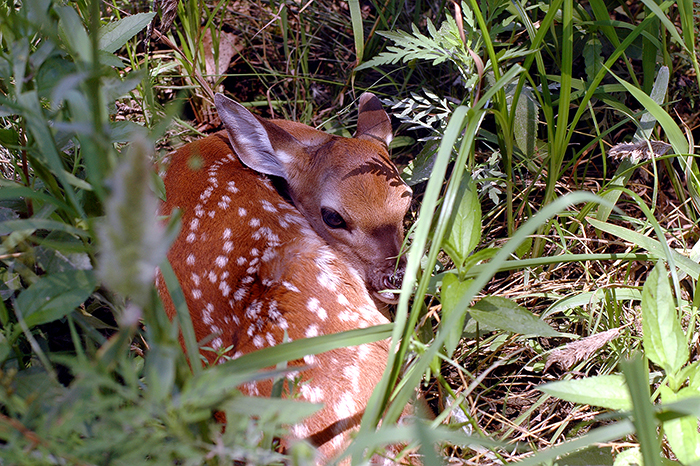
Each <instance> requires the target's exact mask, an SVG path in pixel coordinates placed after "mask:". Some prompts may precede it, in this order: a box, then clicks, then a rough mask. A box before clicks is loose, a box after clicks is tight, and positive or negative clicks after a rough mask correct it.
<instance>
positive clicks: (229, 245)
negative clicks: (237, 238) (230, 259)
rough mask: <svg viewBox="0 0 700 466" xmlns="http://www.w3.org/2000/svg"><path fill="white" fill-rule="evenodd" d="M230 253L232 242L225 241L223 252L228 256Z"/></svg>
mask: <svg viewBox="0 0 700 466" xmlns="http://www.w3.org/2000/svg"><path fill="white" fill-rule="evenodd" d="M231 251H233V241H226V242H225V243H224V252H225V253H226V254H228V253H229V252H231Z"/></svg>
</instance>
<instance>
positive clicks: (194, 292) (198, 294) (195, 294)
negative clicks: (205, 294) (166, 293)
mask: <svg viewBox="0 0 700 466" xmlns="http://www.w3.org/2000/svg"><path fill="white" fill-rule="evenodd" d="M192 297H193V298H194V299H200V298H201V297H202V290H198V289H196V288H195V289H194V290H192Z"/></svg>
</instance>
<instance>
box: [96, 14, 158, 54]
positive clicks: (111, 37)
mask: <svg viewBox="0 0 700 466" xmlns="http://www.w3.org/2000/svg"><path fill="white" fill-rule="evenodd" d="M153 16H155V13H137V14H135V15H131V16H126V17H124V18H122V19H120V20H119V21H115V22H113V23H109V24H107V25H105V26H103V27H101V28H100V32H99V33H98V39H99V46H98V47H99V49H100V50H103V51H105V52H109V53H112V52H116V51H117V50H119V49H120V48H121V47H122V46H123V45H124V44H126V42H127V41H128V40H129V39H131V38H132V37H134V36H135V35H136V34H138V33H139V32H140V31H141V30H143V28H145V27H146V26H148V23H150V22H151V20H152V19H153Z"/></svg>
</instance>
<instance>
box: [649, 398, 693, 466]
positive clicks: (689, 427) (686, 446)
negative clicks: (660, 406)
mask: <svg viewBox="0 0 700 466" xmlns="http://www.w3.org/2000/svg"><path fill="white" fill-rule="evenodd" d="M659 393H661V401H662V402H663V403H664V404H666V403H672V402H674V401H677V400H681V399H684V398H690V397H694V396H697V395H698V392H697V391H695V390H692V389H688V388H683V389H681V390H679V391H678V393H674V392H673V390H671V389H670V388H669V387H668V386H667V385H662V386H660V387H659ZM664 432H665V433H666V440H667V441H668V444H669V445H670V446H671V450H673V454H675V455H676V457H677V458H678V459H679V460H680V462H681V463H683V464H692V463H695V462H696V461H698V460H700V433H698V419H697V418H696V417H695V416H685V417H681V418H679V419H673V420H670V421H666V422H664Z"/></svg>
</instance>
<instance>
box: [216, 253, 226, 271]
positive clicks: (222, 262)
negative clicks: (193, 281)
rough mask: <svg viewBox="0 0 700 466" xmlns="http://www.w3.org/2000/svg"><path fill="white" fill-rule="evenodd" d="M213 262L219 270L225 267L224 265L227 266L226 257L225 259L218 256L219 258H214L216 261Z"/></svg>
mask: <svg viewBox="0 0 700 466" xmlns="http://www.w3.org/2000/svg"><path fill="white" fill-rule="evenodd" d="M214 262H216V265H217V266H218V267H219V268H221V269H223V268H224V267H225V266H226V264H228V257H226V256H219V257H217V258H216V260H215V261H214Z"/></svg>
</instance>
